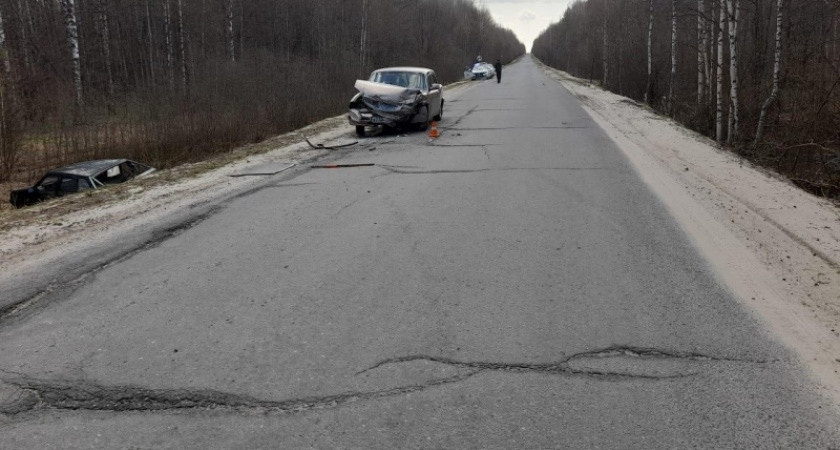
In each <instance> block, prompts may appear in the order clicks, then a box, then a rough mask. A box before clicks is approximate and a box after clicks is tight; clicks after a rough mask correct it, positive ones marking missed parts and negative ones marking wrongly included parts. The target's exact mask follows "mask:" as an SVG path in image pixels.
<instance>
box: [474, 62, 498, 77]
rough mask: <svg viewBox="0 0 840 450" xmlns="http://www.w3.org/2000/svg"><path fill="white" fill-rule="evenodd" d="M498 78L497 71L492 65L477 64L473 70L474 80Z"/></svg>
mask: <svg viewBox="0 0 840 450" xmlns="http://www.w3.org/2000/svg"><path fill="white" fill-rule="evenodd" d="M495 76H496V69H495V68H494V67H493V65H492V64H489V63H485V62H480V63H476V64H475V65H474V66H473V68H472V79H473V80H490V79H492V78H493V77H495Z"/></svg>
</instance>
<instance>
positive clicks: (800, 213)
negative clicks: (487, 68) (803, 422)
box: [537, 61, 840, 406]
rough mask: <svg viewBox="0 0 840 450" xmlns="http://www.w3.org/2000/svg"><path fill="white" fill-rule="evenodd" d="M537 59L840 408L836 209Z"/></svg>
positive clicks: (839, 224) (839, 220) (839, 218)
mask: <svg viewBox="0 0 840 450" xmlns="http://www.w3.org/2000/svg"><path fill="white" fill-rule="evenodd" d="M537 62H538V61H537ZM538 64H539V65H540V66H541V67H542V68H543V70H544V72H545V73H546V74H547V75H549V76H550V77H551V78H552V79H554V80H556V81H558V82H559V83H560V84H562V85H563V87H565V88H566V90H568V91H569V92H570V93H571V94H572V95H574V96H575V97H577V99H578V100H579V101H580V102H581V104H582V105H583V107H584V109H585V110H586V111H587V113H589V115H590V116H591V117H592V118H593V120H595V122H596V123H598V125H599V126H600V127H602V128H603V129H604V130H605V131H606V133H607V134H608V135H609V136H610V138H611V139H612V140H613V141H614V142H615V144H616V145H617V146H618V147H619V148H620V149H621V150H622V152H623V153H624V154H625V155H626V156H627V158H628V159H629V160H630V162H631V164H632V165H633V166H634V168H635V169H636V171H637V172H638V173H639V175H640V176H641V177H642V179H643V180H644V182H645V183H646V184H647V185H648V186H650V188H651V189H652V190H653V191H654V192H655V193H656V194H657V195H658V197H659V198H660V199H661V200H662V202H663V203H664V204H665V206H666V207H667V208H668V210H669V211H670V212H671V214H672V215H673V216H674V218H675V219H676V220H677V222H678V223H679V224H680V226H681V227H682V228H683V230H684V231H685V232H686V234H687V235H688V236H689V238H690V239H691V240H692V241H693V242H694V244H695V246H696V247H697V248H698V250H699V251H700V253H701V255H702V256H703V257H704V258H705V259H706V260H707V261H708V262H709V263H710V265H711V266H712V269H713V270H714V272H715V273H716V275H717V276H718V277H719V279H720V280H721V282H722V283H723V284H724V285H725V286H727V287H728V288H729V289H730V290H731V291H732V293H733V294H734V295H735V296H736V298H738V299H739V300H741V301H742V302H743V303H744V304H745V305H747V307H748V308H749V309H750V310H751V311H752V312H753V313H754V314H755V315H756V316H757V317H758V319H759V320H760V321H762V322H763V323H765V324H766V325H768V327H769V330H770V331H771V333H773V334H774V335H775V336H777V337H778V338H779V339H780V341H781V342H782V343H783V344H785V345H786V346H787V347H788V348H790V349H792V350H793V351H794V352H795V353H796V354H798V355H799V356H800V358H801V360H802V361H803V362H804V363H805V364H806V365H807V366H808V367H809V368H810V369H811V370H812V372H813V374H814V376H815V377H814V378H815V381H816V382H817V383H818V385H819V386H820V388H821V390H822V393H823V394H825V395H826V396H827V397H828V398H830V399H831V400H832V402H833V403H834V404H835V405H838V406H840V208H838V207H837V205H835V204H833V203H832V202H830V201H828V200H826V199H822V198H819V197H816V196H813V195H811V194H809V193H807V192H805V191H803V190H801V189H799V188H798V187H796V186H794V185H793V184H792V183H790V182H789V181H787V180H785V179H783V178H782V177H780V176H778V175H776V174H773V173H771V172H769V171H766V170H763V169H761V168H757V167H754V166H752V165H751V164H749V163H748V162H746V161H745V160H743V159H741V158H739V157H738V156H736V155H734V154H732V153H729V152H727V151H725V150H722V149H720V148H719V147H718V146H717V144H716V143H715V142H714V141H712V140H711V139H708V138H706V137H704V136H702V135H699V134H697V133H695V132H693V131H690V130H687V129H686V128H684V127H683V126H682V125H680V124H678V123H676V122H674V121H673V120H671V119H669V118H667V117H663V116H661V115H658V114H657V113H655V112H654V111H653V110H651V109H650V108H648V107H646V106H644V105H641V104H638V103H637V102H635V101H633V100H631V99H628V98H626V97H622V96H619V95H617V94H613V93H611V92H608V91H605V90H603V89H601V88H599V87H597V86H594V85H592V84H590V83H589V82H587V81H586V80H581V79H577V78H574V77H572V76H570V75H569V74H567V73H565V72H561V71H558V70H555V69H552V68H549V67H547V66H545V65H543V64H541V63H539V62H538Z"/></svg>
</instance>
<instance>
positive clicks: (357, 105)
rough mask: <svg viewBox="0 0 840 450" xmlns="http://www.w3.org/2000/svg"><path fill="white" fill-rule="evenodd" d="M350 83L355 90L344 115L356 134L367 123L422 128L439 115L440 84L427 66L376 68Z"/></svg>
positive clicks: (441, 102)
mask: <svg viewBox="0 0 840 450" xmlns="http://www.w3.org/2000/svg"><path fill="white" fill-rule="evenodd" d="M354 87H355V88H356V90H357V91H359V92H358V93H357V94H356V95H355V96H354V97H353V98H352V99H351V100H350V106H349V112H348V114H347V117H348V119H349V121H350V125H353V126H355V127H356V134H358V135H359V136H364V135H365V127H366V126H368V125H379V126H388V127H393V128H395V127H400V126H409V125H410V126H415V127H417V128H419V129H422V130H425V129H426V128H428V126H429V123H430V122H431V121H433V120H440V119H441V117H442V116H443V86H441V84H440V83H438V80H437V75H435V72H434V71H433V70H431V69H427V68H423V67H389V68H384V69H379V70H375V71H374V72H373V73H372V74H371V75H370V79H369V80H356V84H355V85H354Z"/></svg>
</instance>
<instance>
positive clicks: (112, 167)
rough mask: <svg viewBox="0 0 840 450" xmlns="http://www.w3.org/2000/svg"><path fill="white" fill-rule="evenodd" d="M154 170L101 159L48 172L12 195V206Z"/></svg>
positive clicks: (121, 180) (58, 195) (129, 177)
mask: <svg viewBox="0 0 840 450" xmlns="http://www.w3.org/2000/svg"><path fill="white" fill-rule="evenodd" d="M154 171H155V168H154V167H151V166H147V165H145V164H140V163H138V162H134V161H130V160H127V159H100V160H96V161H87V162H82V163H77V164H73V165H70V166H67V167H62V168H60V169H54V170H50V171H49V172H47V174H46V175H44V177H43V178H41V180H39V181H38V182H37V183H35V185H34V186H32V187H29V188H26V189H18V190H16V191H12V193H11V195H10V196H9V202H10V203H11V204H12V205H13V206H15V207H17V208H22V207H24V206H26V205H31V204H34V203H37V202H40V201H44V200H48V199H51V198H54V197H63V196H65V195H69V194H75V193H79V192H84V191H89V190H93V189H100V188H102V187H104V186H106V185H109V184H118V183H123V182H125V181H128V180H131V179H133V178H137V177H140V176H145V175H148V174H150V173H152V172H154Z"/></svg>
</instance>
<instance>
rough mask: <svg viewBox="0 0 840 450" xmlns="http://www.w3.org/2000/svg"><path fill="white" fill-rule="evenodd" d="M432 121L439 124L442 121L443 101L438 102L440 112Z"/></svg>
mask: <svg viewBox="0 0 840 450" xmlns="http://www.w3.org/2000/svg"><path fill="white" fill-rule="evenodd" d="M433 120H435V121H436V122H440V121H441V120H443V100H441V101H440V112H439V113H438V115H436V116H435V117H434V119H433Z"/></svg>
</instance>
